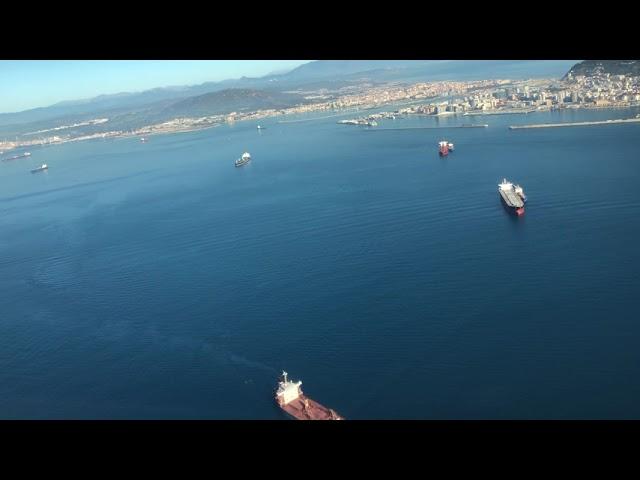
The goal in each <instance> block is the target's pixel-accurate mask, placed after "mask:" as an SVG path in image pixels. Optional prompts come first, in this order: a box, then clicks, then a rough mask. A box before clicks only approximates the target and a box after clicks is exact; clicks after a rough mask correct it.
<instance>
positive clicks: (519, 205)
mask: <svg viewBox="0 0 640 480" xmlns="http://www.w3.org/2000/svg"><path fill="white" fill-rule="evenodd" d="M498 192H499V193H500V198H501V199H502V202H503V203H504V205H505V206H506V207H507V208H508V209H509V210H510V211H513V212H515V214H516V215H518V216H521V215H524V204H525V202H526V201H527V197H526V195H525V194H524V190H523V189H522V187H521V186H520V185H514V184H513V183H511V182H510V181H508V180H507V179H506V178H505V179H503V180H502V183H500V184H499V185H498Z"/></svg>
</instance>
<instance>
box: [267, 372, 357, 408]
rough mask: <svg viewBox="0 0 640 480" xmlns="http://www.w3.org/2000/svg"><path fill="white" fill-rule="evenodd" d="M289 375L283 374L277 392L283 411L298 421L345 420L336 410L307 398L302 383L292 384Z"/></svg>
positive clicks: (277, 398) (277, 400)
mask: <svg viewBox="0 0 640 480" xmlns="http://www.w3.org/2000/svg"><path fill="white" fill-rule="evenodd" d="M287 375H288V374H287V372H282V380H281V381H280V382H278V390H277V391H276V402H278V405H279V406H280V408H281V409H282V410H284V411H285V412H286V413H288V414H289V415H291V416H292V417H294V418H295V419H296V420H344V417H342V416H340V415H338V414H337V413H336V412H335V411H334V410H332V409H330V408H327V407H325V406H323V405H320V404H319V403H318V402H315V401H313V400H311V399H310V398H308V397H306V396H305V394H304V393H302V389H301V388H300V385H302V382H301V381H297V382H291V381H289V380H288V379H287Z"/></svg>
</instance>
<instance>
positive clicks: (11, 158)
mask: <svg viewBox="0 0 640 480" xmlns="http://www.w3.org/2000/svg"><path fill="white" fill-rule="evenodd" d="M30 156H31V154H30V153H29V152H24V153H21V154H19V155H14V156H13V157H9V158H3V159H2V161H3V162H8V161H9V160H18V159H19V158H26V157H30Z"/></svg>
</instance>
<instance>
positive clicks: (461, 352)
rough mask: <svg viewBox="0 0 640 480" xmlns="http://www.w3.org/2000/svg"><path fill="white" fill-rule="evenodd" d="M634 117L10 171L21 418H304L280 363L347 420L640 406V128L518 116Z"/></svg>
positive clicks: (6, 278) (5, 255) (169, 151)
mask: <svg viewBox="0 0 640 480" xmlns="http://www.w3.org/2000/svg"><path fill="white" fill-rule="evenodd" d="M637 113H638V110H628V111H625V110H609V111H582V112H563V113H536V114H530V115H508V116H506V115H500V116H485V117H458V118H453V117H448V118H440V119H434V118H416V119H397V120H395V121H394V120H383V121H381V122H379V124H380V125H379V127H378V129H377V130H367V129H363V128H359V127H353V126H343V125H337V124H336V123H335V121H336V120H337V119H338V118H337V117H336V118H326V119H320V120H309V118H312V117H299V118H300V119H301V120H306V121H301V122H298V123H295V122H289V123H278V122H277V120H276V119H272V120H266V121H261V122H260V123H261V125H263V126H266V127H267V129H266V130H264V131H262V132H258V131H257V130H256V123H255V122H240V123H237V124H235V125H233V126H225V127H220V128H215V129H211V130H207V131H201V132H194V133H185V134H175V135H167V136H156V137H151V139H150V142H149V143H147V144H142V143H140V142H139V141H137V140H135V139H123V140H116V141H93V142H84V143H77V144H67V145H59V146H51V147H48V148H44V149H40V150H32V154H33V155H32V157H31V159H23V160H16V161H14V162H7V163H2V164H0V229H1V232H2V234H1V235H0V304H1V305H2V308H1V309H0V312H1V313H0V418H5V419H11V418H29V419H44V418H80V419H86V418H114V419H115V418H118V419H120V418H145V419H146V418H154V419H170V418H171V419H173V418H185V419H186V418H189V419H190V418H202V419H284V418H285V416H284V414H283V413H281V412H280V410H279V409H278V408H277V407H276V406H275V403H274V400H273V389H274V388H275V386H276V381H277V375H278V374H279V372H280V371H281V370H282V369H286V370H287V371H288V372H289V373H290V375H291V376H292V377H293V378H294V379H298V378H301V379H302V380H303V388H304V390H305V392H306V393H307V394H308V395H309V396H311V397H312V398H314V399H316V400H318V401H320V402H321V403H323V404H325V405H327V406H330V407H332V408H334V409H336V410H337V411H338V412H340V413H341V414H343V415H344V416H346V417H347V418H349V419H371V418H385V419H489V418H496V419H503V418H531V419H538V418H552V419H560V418H563V419H564V418H576V419H577V418H579V419H583V418H586V419H592V418H640V380H639V379H640V349H639V348H638V341H639V340H640V322H639V321H638V319H639V318H640V316H639V315H638V310H639V309H640V308H639V307H640V295H639V293H640V273H639V271H640V270H639V268H640V249H638V248H637V247H636V245H635V244H636V242H637V240H638V238H640V220H639V218H640V196H639V195H638V185H640V125H638V124H635V125H634V124H630V125H616V126H597V127H575V128H556V129H541V130H519V131H509V130H508V129H507V128H506V126H507V125H511V124H522V123H535V122H545V121H581V120H588V119H607V118H626V117H629V116H631V115H635V114H637ZM288 120H290V118H288ZM470 122H475V123H488V124H489V127H488V128H486V129H455V130H454V129H451V130H433V129H431V130H388V131H382V129H383V128H394V127H406V126H431V127H433V126H447V125H455V124H458V125H459V124H461V123H470ZM442 138H446V139H448V140H450V141H453V142H454V143H455V144H456V151H455V152H454V153H452V154H451V155H450V156H449V158H446V159H442V158H439V157H438V154H437V142H438V141H439V140H441V139H442ZM245 150H248V151H249V152H251V154H252V156H253V161H252V162H251V163H250V164H249V165H247V166H246V167H244V168H234V166H233V161H234V160H235V159H236V158H238V156H239V155H240V154H241V153H242V152H243V151H245ZM42 162H46V163H47V164H49V168H50V169H49V171H48V172H46V173H41V174H37V175H32V174H30V173H29V170H30V168H33V167H34V166H36V165H39V164H40V163H42ZM502 177H507V178H509V179H511V180H513V181H516V182H518V183H521V184H522V185H523V186H524V188H525V192H526V193H527V195H528V197H529V202H528V204H527V211H526V215H525V216H524V217H523V218H515V217H513V216H510V215H509V214H508V213H507V212H506V211H505V210H504V209H503V208H502V206H501V204H500V201H499V197H498V194H497V183H498V182H499V180H501V179H502Z"/></svg>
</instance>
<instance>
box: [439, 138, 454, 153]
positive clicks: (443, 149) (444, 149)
mask: <svg viewBox="0 0 640 480" xmlns="http://www.w3.org/2000/svg"><path fill="white" fill-rule="evenodd" d="M449 145H451V144H450V143H449V142H447V141H444V140H443V141H442V142H440V143H438V153H439V154H440V156H441V157H446V156H447V155H449V150H450V148H449Z"/></svg>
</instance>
